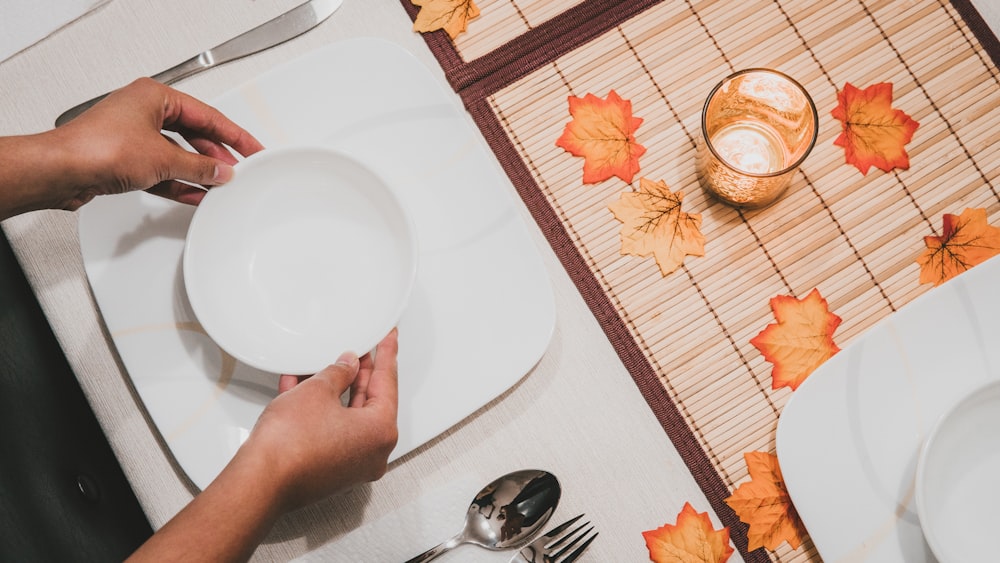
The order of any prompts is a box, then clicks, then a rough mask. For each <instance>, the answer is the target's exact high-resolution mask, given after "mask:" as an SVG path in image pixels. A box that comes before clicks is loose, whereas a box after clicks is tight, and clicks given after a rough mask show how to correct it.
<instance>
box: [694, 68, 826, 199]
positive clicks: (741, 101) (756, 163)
mask: <svg viewBox="0 0 1000 563" xmlns="http://www.w3.org/2000/svg"><path fill="white" fill-rule="evenodd" d="M818 122H819V116H818V115H817V114H816V105H815V104H814V103H813V101H812V98H810V97H809V93H808V92H806V90H805V88H803V87H802V85H800V84H799V83H798V82H796V81H795V80H792V79H791V78H789V77H788V76H786V75H784V74H782V73H780V72H777V71H774V70H768V69H760V68H752V69H747V70H741V71H739V72H737V73H735V74H732V75H730V76H728V77H726V78H725V79H724V80H722V81H721V82H719V84H718V85H716V87H715V88H714V89H713V90H712V92H711V94H709V95H708V99H707V100H705V107H704V108H703V110H702V113H701V137H700V138H699V146H698V175H699V178H700V180H701V184H702V186H703V187H704V188H705V189H706V190H708V191H709V192H710V193H712V194H713V195H715V196H716V197H717V198H718V199H719V200H721V201H723V202H725V203H728V204H730V205H733V206H736V207H739V208H746V209H759V208H761V207H765V206H768V205H770V204H771V203H774V201H776V200H777V199H778V198H779V197H780V196H781V195H782V194H783V193H784V192H785V190H786V189H787V188H788V184H789V183H791V180H792V176H793V175H794V174H795V171H796V170H797V169H798V167H799V166H800V165H801V164H802V162H803V161H804V160H805V159H806V156H808V155H809V151H811V150H812V148H813V145H814V144H816V133H817V129H818Z"/></svg>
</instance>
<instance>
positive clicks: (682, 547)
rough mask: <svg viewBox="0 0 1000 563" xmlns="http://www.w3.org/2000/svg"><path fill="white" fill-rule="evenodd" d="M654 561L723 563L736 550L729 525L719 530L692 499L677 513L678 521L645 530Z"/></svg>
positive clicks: (644, 533)
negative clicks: (693, 503)
mask: <svg viewBox="0 0 1000 563" xmlns="http://www.w3.org/2000/svg"><path fill="white" fill-rule="evenodd" d="M642 537H643V538H644V539H645V540H646V548H647V549H649V559H650V561H653V562H654V563H723V562H724V561H726V560H728V559H729V556H730V555H732V554H733V548H732V546H731V545H729V528H728V527H724V528H722V529H721V530H716V529H715V528H714V527H713V526H712V520H711V519H710V518H709V517H708V513H707V512H701V513H699V512H696V511H695V509H694V507H693V506H691V503H689V502H686V503H684V508H682V509H681V512H680V514H678V515H677V523H676V524H674V525H673V526H671V525H670V524H664V525H663V526H662V527H660V528H657V529H655V530H649V531H646V532H643V533H642Z"/></svg>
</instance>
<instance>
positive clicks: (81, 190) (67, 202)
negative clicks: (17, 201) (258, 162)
mask: <svg viewBox="0 0 1000 563" xmlns="http://www.w3.org/2000/svg"><path fill="white" fill-rule="evenodd" d="M163 130H166V131H173V132H175V133H178V134H179V135H180V136H181V137H182V138H183V139H184V140H185V141H187V142H188V144H190V145H191V147H193V148H194V149H195V151H197V152H192V151H189V150H186V149H184V148H182V147H181V146H180V145H178V144H177V143H176V142H175V141H174V140H173V139H170V138H169V137H167V136H166V135H164V134H163V133H162V131H163ZM51 133H52V135H54V137H55V138H56V139H58V144H59V146H60V147H62V148H63V149H64V150H65V154H64V155H63V156H64V158H66V159H69V160H70V162H71V163H72V170H73V171H74V172H75V174H70V175H69V176H64V180H63V182H62V185H61V186H59V187H60V188H61V190H62V191H63V198H62V199H63V201H64V203H63V205H62V207H64V208H67V209H76V208H78V207H80V206H81V205H83V204H85V203H87V202H88V201H90V200H91V199H92V198H93V197H94V196H97V195H103V194H114V193H124V192H128V191H132V190H146V191H149V192H151V193H154V194H157V195H161V196H164V197H167V198H169V199H173V200H175V201H179V202H182V203H189V204H194V205H197V203H198V202H200V201H201V198H202V197H204V195H205V191H204V190H203V189H200V188H198V187H196V186H193V185H191V184H188V183H184V182H190V183H193V184H200V185H202V186H215V185H219V184H222V183H225V182H226V181H228V180H229V179H230V178H231V177H232V175H233V169H232V165H234V164H236V162H237V159H236V158H235V157H234V156H233V154H232V153H231V152H230V151H229V149H228V148H227V145H228V147H231V148H232V149H233V150H235V151H236V152H238V153H239V154H241V155H243V156H249V155H251V154H253V153H255V152H257V151H259V150H261V149H263V148H264V147H263V145H261V144H260V142H259V141H258V140H257V139H255V138H254V137H253V135H251V134H250V133H248V132H247V131H245V130H244V129H242V128H241V127H239V126H238V125H236V124H235V123H233V122H232V121H230V120H229V119H228V118H227V117H225V116H224V115H223V114H222V113H220V112H219V111H218V110H216V109H214V108H212V107H210V106H208V105H207V104H205V103H203V102H201V101H198V100H197V99H195V98H193V97H191V96H189V95H187V94H184V93H182V92H179V91H177V90H174V89H172V88H170V87H168V86H165V85H163V84H160V83H158V82H156V81H154V80H152V79H149V78H141V79H139V80H136V81H134V82H132V83H131V84H129V85H128V86H125V87H124V88H121V89H119V90H116V91H114V92H112V93H111V94H109V95H108V96H107V97H106V98H105V99H104V100H102V101H101V102H100V103H98V104H96V105H95V106H94V107H92V108H90V109H89V110H88V111H86V112H84V113H82V114H81V115H79V116H78V117H77V118H76V119H73V120H72V121H70V122H68V123H66V124H65V125H63V126H62V127H59V128H57V129H55V130H53V131H52V132H51Z"/></svg>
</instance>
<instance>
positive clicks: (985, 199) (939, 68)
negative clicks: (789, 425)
mask: <svg viewBox="0 0 1000 563" xmlns="http://www.w3.org/2000/svg"><path fill="white" fill-rule="evenodd" d="M403 5H404V6H405V7H406V8H407V10H408V11H409V13H410V14H411V16H415V14H416V8H415V7H413V6H412V5H410V3H409V2H408V0H403ZM539 6H544V7H545V8H546V9H545V10H539V9H538V8H539ZM480 8H481V10H482V12H483V15H482V18H483V22H489V23H488V25H487V24H485V23H484V24H483V25H480V26H478V28H477V27H473V26H474V24H475V20H473V22H472V23H470V26H469V31H468V32H467V33H466V34H465V35H464V36H459V37H458V38H457V40H456V41H455V42H454V43H453V42H452V41H451V40H450V39H449V38H448V37H447V35H445V34H443V33H440V32H436V33H430V34H426V35H425V38H426V39H427V42H428V44H429V45H430V46H431V48H432V50H433V51H434V52H435V54H436V55H437V57H438V60H439V61H440V62H441V65H442V67H443V68H444V70H445V72H446V75H447V76H448V78H449V80H450V81H451V83H452V85H453V87H454V88H455V89H456V91H457V92H458V93H459V94H460V95H461V96H462V98H463V100H464V102H465V104H466V107H467V109H468V110H469V111H470V113H471V114H472V115H473V117H474V118H475V119H476V122H477V123H478V125H479V127H480V128H481V130H482V131H483V133H484V135H485V136H486V138H487V139H488V141H489V142H490V144H491V146H492V148H493V150H494V152H495V153H496V154H497V157H498V158H499V160H500V161H501V163H502V164H503V166H504V167H505V169H506V171H507V173H508V175H509V176H510V177H511V179H512V181H513V183H514V185H515V187H516V188H517V189H518V191H519V193H520V195H521V196H522V198H523V199H524V200H525V202H526V204H527V205H528V207H529V209H530V210H531V212H532V214H533V216H534V218H535V219H536V221H537V222H538V224H539V225H540V226H541V228H542V230H543V231H544V232H545V234H546V237H547V238H548V240H549V242H550V243H551V244H552V246H553V248H554V249H555V251H556V252H557V254H558V255H559V257H560V259H561V260H562V261H563V264H564V266H565V267H566V269H567V271H568V272H569V273H570V275H571V276H572V278H573V279H574V281H575V282H576V284H577V287H578V288H579V289H580V291H581V293H582V294H583V296H584V298H585V299H586V300H587V303H588V305H589V306H590V308H591V309H592V311H593V312H594V314H595V316H596V317H597V318H598V320H599V321H600V322H601V324H602V326H603V327H604V329H605V332H606V333H607V335H608V337H609V338H610V340H611V342H612V343H613V344H614V346H615V348H616V350H617V351H618V353H619V355H620V357H621V358H622V360H623V362H624V363H625V365H626V366H627V367H628V369H629V371H630V373H632V375H633V378H634V380H635V382H636V384H637V385H638V386H639V388H640V390H641V391H642V393H643V395H644V396H645V398H646V400H647V402H648V404H649V406H650V408H651V409H652V411H653V412H654V413H655V414H656V416H657V418H658V419H659V420H660V422H661V424H662V425H663V427H664V430H665V431H666V434H667V435H668V436H669V438H670V439H671V440H672V441H673V443H674V445H675V446H676V447H677V448H678V450H679V451H680V452H681V455H682V457H684V459H685V461H686V463H687V464H688V466H689V468H690V469H691V471H692V473H693V475H694V476H695V478H696V480H697V481H698V483H699V484H700V485H701V487H702V489H703V490H704V491H705V493H706V496H707V497H708V499H709V502H710V503H711V504H712V506H713V508H714V509H715V511H716V513H717V514H718V516H719V518H720V520H721V521H722V522H723V524H725V525H727V526H729V527H730V531H731V534H732V537H733V540H734V544H735V545H736V547H737V548H738V549H739V550H740V551H741V554H742V555H743V557H744V558H745V559H747V560H749V561H765V560H772V559H773V560H776V561H811V560H819V556H818V554H817V553H816V552H815V549H814V548H813V547H812V544H811V542H809V541H806V542H805V543H804V544H803V546H802V547H801V548H799V549H798V550H795V551H793V550H791V549H790V548H789V546H788V544H787V543H785V544H782V546H781V547H780V548H779V549H778V550H777V551H774V552H771V551H764V550H763V549H758V550H756V551H754V552H749V553H748V552H747V541H746V526H745V525H744V524H742V523H741V522H740V521H739V519H738V517H736V515H735V513H733V511H732V510H731V509H730V508H729V507H728V505H726V504H725V502H724V500H725V498H727V497H728V496H730V494H731V493H732V491H733V490H734V489H735V488H736V487H737V486H738V485H739V484H740V483H742V482H744V481H745V480H746V479H747V477H748V476H747V472H746V466H745V463H744V459H743V454H744V453H745V452H751V451H768V452H772V453H773V452H774V450H775V446H774V436H775V429H776V424H777V421H778V416H779V415H780V413H781V410H782V407H783V406H784V404H785V403H786V402H787V400H788V399H789V398H790V396H791V394H792V393H793V391H791V390H790V389H789V388H787V387H786V388H781V389H778V390H772V388H771V377H770V372H771V364H769V363H768V362H766V361H765V360H764V359H763V357H762V356H761V354H760V353H759V352H758V351H757V349H756V348H754V346H752V345H751V344H750V340H751V339H752V338H753V337H754V336H756V335H757V334H758V333H759V332H760V331H762V330H764V328H765V327H766V326H767V325H768V324H769V323H772V322H774V319H773V316H772V313H771V310H770V306H769V300H770V299H771V298H772V297H774V296H776V295H794V296H796V297H798V298H802V297H805V295H807V294H808V293H809V292H810V291H811V290H812V289H813V288H818V289H819V291H820V293H821V294H822V295H823V296H824V297H825V298H826V299H827V301H828V303H829V307H830V310H831V311H832V312H834V313H836V314H837V315H839V316H840V317H841V318H842V319H843V324H842V325H841V326H840V328H839V329H838V330H837V332H836V334H835V336H834V338H835V340H836V342H837V344H838V345H839V346H840V347H844V346H846V345H847V344H849V343H850V342H851V340H853V339H854V338H855V337H857V336H858V335H859V334H861V333H862V332H864V331H865V329H867V328H869V327H870V326H872V325H873V324H874V323H875V322H877V321H878V320H880V319H881V318H883V317H884V316H886V315H888V314H890V313H891V312H893V311H895V310H897V309H899V308H900V307H902V306H903V305H905V304H906V303H908V302H909V301H911V300H912V299H913V298H915V297H917V296H918V295H920V294H922V293H924V292H925V291H927V290H928V289H930V286H928V285H920V284H919V282H918V278H919V270H918V266H917V264H916V262H915V260H916V258H917V256H918V255H919V254H920V252H921V250H922V249H923V248H924V243H923V237H924V236H927V235H940V234H941V232H940V231H941V217H942V215H943V214H944V213H954V214H959V213H961V211H962V210H964V209H965V208H970V207H983V208H986V209H987V213H988V216H989V220H990V223H991V224H995V223H997V222H998V219H1000V194H998V189H997V187H996V186H995V184H996V182H997V175H998V173H1000V144H998V143H997V141H998V140H1000V88H998V86H1000V73H998V70H997V62H996V61H997V60H1000V46H998V43H997V40H996V38H995V37H994V36H993V35H992V33H991V32H990V31H989V29H988V27H986V26H985V24H984V23H983V22H982V20H981V18H980V17H979V15H978V14H977V13H976V12H975V10H974V9H973V8H972V6H971V5H970V4H969V3H968V2H967V0H962V1H957V0H956V1H954V2H951V3H949V2H947V1H944V0H906V1H900V0H883V1H876V0H838V1H835V2H815V1H813V0H759V1H746V2H738V3H737V2H726V1H723V0H705V1H693V0H686V1H670V2H657V1H654V0H634V1H628V0H617V1H615V0H584V1H582V2H574V1H571V0H563V1H559V0H554V1H553V2H542V1H540V0H538V1H532V0H490V1H486V0H484V1H483V2H481V3H480ZM556 8H558V11H557V10H556ZM527 13H533V14H535V20H534V21H533V20H532V19H531V18H528V17H526V14H527ZM504 14H506V15H504ZM750 67H768V68H774V69H777V70H780V71H782V72H784V73H786V74H788V75H790V76H792V77H794V78H795V79H796V80H798V81H799V82H801V83H802V84H803V85H804V86H805V87H806V89H807V90H808V91H809V92H810V94H811V95H812V97H813V99H814V100H815V102H816V105H817V109H818V111H819V115H820V129H819V138H818V140H817V144H816V147H815V149H814V151H813V153H812V154H811V155H810V156H809V158H808V159H807V161H806V162H805V164H804V165H803V166H802V168H801V172H800V173H798V174H797V175H796V178H795V180H794V182H793V184H792V186H791V188H790V189H789V192H788V193H787V194H786V195H785V196H784V197H783V199H781V200H780V201H779V202H778V203H776V204H775V205H773V206H771V207H769V208H767V209H764V210H760V211H753V212H748V211H743V212H741V211H736V210H734V209H732V208H730V207H727V206H724V205H723V204H720V203H717V202H715V201H714V200H711V199H709V197H708V196H707V194H705V193H703V192H702V189H701V187H700V186H699V184H698V178H697V176H696V173H695V137H696V135H698V134H699V133H698V131H699V129H698V127H699V119H700V112H701V107H702V104H703V103H704V100H705V96H706V95H707V94H708V92H709V91H710V90H711V88H712V87H713V86H714V85H715V83H717V82H718V81H719V80H720V79H721V78H723V77H724V76H726V75H728V74H730V73H732V72H733V71H735V70H739V69H742V68H750ZM847 82H850V83H852V84H853V85H855V86H858V87H860V88H864V87H865V86H868V85H871V84H874V83H877V82H892V83H893V85H894V92H893V107H895V108H899V109H902V110H903V111H905V112H906V113H908V114H909V115H910V116H911V117H912V118H913V119H915V120H917V121H918V122H919V123H920V128H919V129H918V130H917V132H916V134H915V136H914V138H913V141H912V142H911V143H910V144H909V145H907V152H908V153H909V155H910V162H911V166H910V168H909V170H894V171H892V172H889V173H885V172H881V171H879V170H875V169H873V170H872V171H870V172H869V173H868V174H867V175H864V176H863V175H862V174H861V173H860V172H859V171H858V170H857V169H856V168H854V167H853V166H850V165H847V164H845V162H844V151H843V149H842V148H840V147H837V146H835V145H834V144H833V141H834V139H835V138H836V137H837V136H838V135H839V133H840V124H839V122H837V121H836V120H834V119H833V118H832V117H831V115H830V112H831V110H833V108H834V107H836V105H837V92H838V91H839V90H840V89H843V88H844V85H845V83H847ZM612 89H614V90H615V91H616V92H617V93H618V94H619V95H620V96H621V97H622V98H624V99H627V100H631V102H632V108H633V114H634V115H635V116H638V117H641V118H643V120H644V122H643V124H642V125H641V126H640V127H639V129H638V130H637V132H636V138H637V141H638V142H639V143H641V144H643V145H644V146H645V147H646V148H647V153H646V154H645V155H643V157H642V158H641V159H640V163H641V171H640V174H639V175H638V176H637V177H636V181H635V182H634V183H633V184H632V185H631V186H630V185H628V184H625V183H624V182H622V181H621V180H618V179H617V178H613V179H612V180H608V181H605V182H602V183H599V184H593V185H585V184H583V182H582V161H581V160H580V159H578V158H576V157H573V156H571V155H570V154H569V153H567V152H565V151H563V149H561V148H559V147H557V146H556V145H555V141H556V139H558V138H559V136H560V134H561V132H562V130H563V128H564V126H565V125H566V123H567V122H568V121H569V120H570V115H569V112H568V107H567V96H570V95H573V96H578V97H582V96H584V95H586V94H588V93H592V94H595V95H597V96H599V97H604V96H606V95H607V94H608V92H609V91H610V90H612ZM639 176H643V177H646V178H649V179H652V180H664V181H665V182H666V183H667V185H668V186H670V188H671V190H672V191H675V192H676V191H681V192H683V193H684V194H685V198H684V210H685V211H688V212H692V213H702V215H703V223H702V232H703V233H704V235H705V237H706V238H707V241H708V242H707V245H706V255H705V256H704V257H700V258H695V257H688V258H687V259H686V260H685V262H684V264H683V266H682V267H681V268H680V269H679V270H677V271H676V272H674V273H673V274H670V275H668V276H666V277H664V276H662V275H661V274H660V272H659V269H658V267H657V266H656V264H655V263H654V262H653V260H652V259H643V258H637V257H634V256H623V255H622V254H621V242H620V235H619V230H620V226H621V224H620V223H619V222H618V221H617V220H616V219H615V218H614V216H613V215H612V213H611V212H610V210H609V209H608V205H609V204H610V203H612V202H613V201H616V200H617V199H618V198H619V196H620V194H621V193H622V192H623V191H628V190H632V189H635V188H636V187H637V185H638V177H639ZM817 439H822V437H817Z"/></svg>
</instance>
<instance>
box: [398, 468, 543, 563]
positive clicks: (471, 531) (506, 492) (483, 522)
mask: <svg viewBox="0 0 1000 563" xmlns="http://www.w3.org/2000/svg"><path fill="white" fill-rule="evenodd" d="M561 494H562V488H561V487H560V486H559V481H558V480H557V479H556V477H555V475H553V474H551V473H549V472H548V471H542V470H539V469H522V470H520V471H514V472H513V473H508V474H507V475H504V476H502V477H499V478H497V479H495V480H494V481H493V482H492V483H490V484H488V485H486V486H485V487H483V490H481V491H479V493H477V494H476V497H475V498H474V499H473V500H472V503H471V504H470V505H469V509H468V511H467V512H466V514H465V526H464V527H463V528H462V531H461V532H459V533H458V534H457V535H455V536H454V537H452V538H450V539H448V540H446V541H444V542H442V543H441V544H439V545H437V546H435V547H432V548H430V549H428V550H427V551H425V552H424V553H421V554H420V555H418V556H416V557H414V558H413V559H410V560H409V561H407V562H406V563H420V562H423V561H430V560H431V559H434V558H436V557H437V556H439V555H441V554H443V553H445V552H446V551H449V550H451V549H453V548H455V547H457V546H459V545H461V544H463V543H471V544H475V545H478V546H480V547H484V548H486V549H491V550H501V549H515V548H519V547H522V546H524V545H526V544H527V543H528V542H529V541H530V540H531V538H532V537H533V536H534V535H535V534H536V533H537V532H538V531H539V530H541V528H542V526H544V525H545V523H546V522H548V521H549V518H550V517H551V516H552V513H553V512H555V510H556V505H558V504H559V497H560V495H561Z"/></svg>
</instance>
